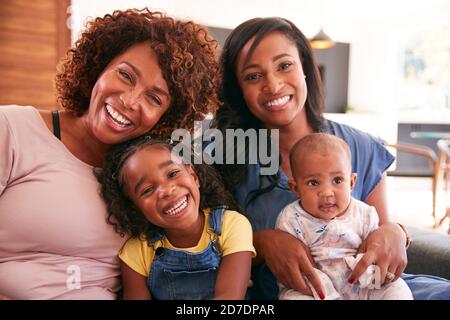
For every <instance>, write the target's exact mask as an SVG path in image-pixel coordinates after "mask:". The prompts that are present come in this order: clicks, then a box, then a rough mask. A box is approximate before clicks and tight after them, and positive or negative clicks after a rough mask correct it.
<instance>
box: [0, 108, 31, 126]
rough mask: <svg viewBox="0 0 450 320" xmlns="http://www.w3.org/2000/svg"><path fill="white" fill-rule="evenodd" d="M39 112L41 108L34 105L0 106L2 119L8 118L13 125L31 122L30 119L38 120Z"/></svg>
mask: <svg viewBox="0 0 450 320" xmlns="http://www.w3.org/2000/svg"><path fill="white" fill-rule="evenodd" d="M39 114H40V112H39V110H38V109H36V108H35V107H32V106H19V105H5V106H0V115H1V118H2V120H4V119H6V120H7V121H8V122H9V123H10V124H12V125H14V124H17V125H20V124H26V123H29V122H30V121H33V122H34V121H38V120H39Z"/></svg>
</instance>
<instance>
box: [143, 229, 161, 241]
mask: <svg viewBox="0 0 450 320" xmlns="http://www.w3.org/2000/svg"><path fill="white" fill-rule="evenodd" d="M162 238H164V231H162V230H161V229H158V230H155V231H154V232H153V234H152V236H151V238H149V239H148V240H147V243H148V244H149V245H154V244H155V242H157V241H160V240H162Z"/></svg>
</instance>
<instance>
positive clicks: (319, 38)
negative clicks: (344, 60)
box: [310, 28, 334, 49]
mask: <svg viewBox="0 0 450 320" xmlns="http://www.w3.org/2000/svg"><path fill="white" fill-rule="evenodd" d="M310 43H311V47H313V48H314V49H328V48H331V47H332V46H334V41H333V40H331V38H330V37H329V36H328V35H327V34H326V33H325V32H324V31H323V28H320V31H319V32H318V33H317V34H316V35H315V36H314V37H313V38H312V39H310Z"/></svg>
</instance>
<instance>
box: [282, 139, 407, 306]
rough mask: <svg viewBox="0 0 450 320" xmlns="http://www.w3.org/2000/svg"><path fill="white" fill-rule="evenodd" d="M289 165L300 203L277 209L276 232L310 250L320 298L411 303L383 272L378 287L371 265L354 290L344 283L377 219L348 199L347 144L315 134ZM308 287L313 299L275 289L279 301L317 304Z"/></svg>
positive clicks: (299, 144) (362, 205)
mask: <svg viewBox="0 0 450 320" xmlns="http://www.w3.org/2000/svg"><path fill="white" fill-rule="evenodd" d="M289 160H290V165H291V170H292V176H293V179H294V180H290V181H289V185H290V187H291V189H292V192H294V193H295V194H297V195H298V196H299V200H297V201H295V202H293V203H291V204H289V205H287V206H286V207H285V208H284V209H283V210H282V212H281V213H280V215H279V217H278V220H277V224H276V228H277V229H280V230H283V231H286V232H288V233H290V234H292V235H294V236H295V237H297V238H298V239H300V240H301V241H303V242H304V243H305V244H306V245H307V246H308V247H309V249H310V251H311V255H312V257H313V258H314V261H315V262H316V264H317V267H318V269H315V271H316V272H317V275H318V276H319V278H320V281H321V283H322V286H323V288H324V295H325V297H321V298H325V299H345V300H364V299H369V300H402V299H412V294H411V291H410V290H409V288H408V286H407V285H406V283H405V282H404V281H403V280H402V279H397V280H396V281H393V282H392V279H394V275H393V274H392V273H388V276H386V279H387V280H386V282H385V284H384V285H382V286H381V285H380V272H379V268H378V267H377V266H375V265H372V266H370V267H369V268H368V269H367V270H366V272H365V273H364V274H363V275H362V276H361V277H360V278H359V279H358V280H359V281H358V282H357V283H356V284H355V285H351V284H349V283H348V281H347V279H348V276H349V274H350V273H351V270H352V269H353V267H354V266H355V265H356V263H357V262H358V261H359V259H360V258H361V257H362V254H359V255H356V254H357V251H358V248H359V246H360V245H361V243H362V241H363V240H364V239H366V238H367V236H368V235H369V234H370V233H371V232H372V231H373V230H375V229H376V228H378V215H377V212H376V210H375V208H374V207H371V206H369V205H367V204H366V203H364V202H361V201H359V200H356V199H354V198H352V197H351V192H352V190H353V187H354V186H355V183H356V174H355V173H352V167H351V153H350V149H349V147H348V145H347V144H346V142H345V141H344V140H342V139H340V138H338V137H335V136H333V135H329V134H323V133H314V134H311V135H308V136H306V137H304V138H302V139H301V140H300V141H298V142H297V143H296V144H295V146H294V147H293V148H292V150H291V153H290V159H289ZM355 256H356V257H355ZM307 283H308V281H307ZM308 285H309V286H310V288H311V290H312V292H313V295H314V297H311V296H307V295H304V294H302V293H300V292H298V291H295V290H293V289H290V288H286V287H284V286H283V285H281V284H279V286H280V296H279V298H280V299H282V300H296V299H319V296H318V294H317V292H316V291H315V290H314V288H313V287H312V286H311V285H310V284H309V283H308Z"/></svg>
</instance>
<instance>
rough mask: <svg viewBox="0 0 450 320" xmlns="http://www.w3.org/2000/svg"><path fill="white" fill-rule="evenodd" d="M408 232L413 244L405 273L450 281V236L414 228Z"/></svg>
mask: <svg viewBox="0 0 450 320" xmlns="http://www.w3.org/2000/svg"><path fill="white" fill-rule="evenodd" d="M408 231H409V233H410V234H411V239H412V242H411V245H410V247H409V248H408V251H407V254H408V265H407V267H406V270H405V273H411V274H426V275H434V276H438V277H443V278H446V279H450V236H449V235H445V234H440V233H437V232H433V231H429V230H425V229H419V228H414V227H408Z"/></svg>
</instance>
